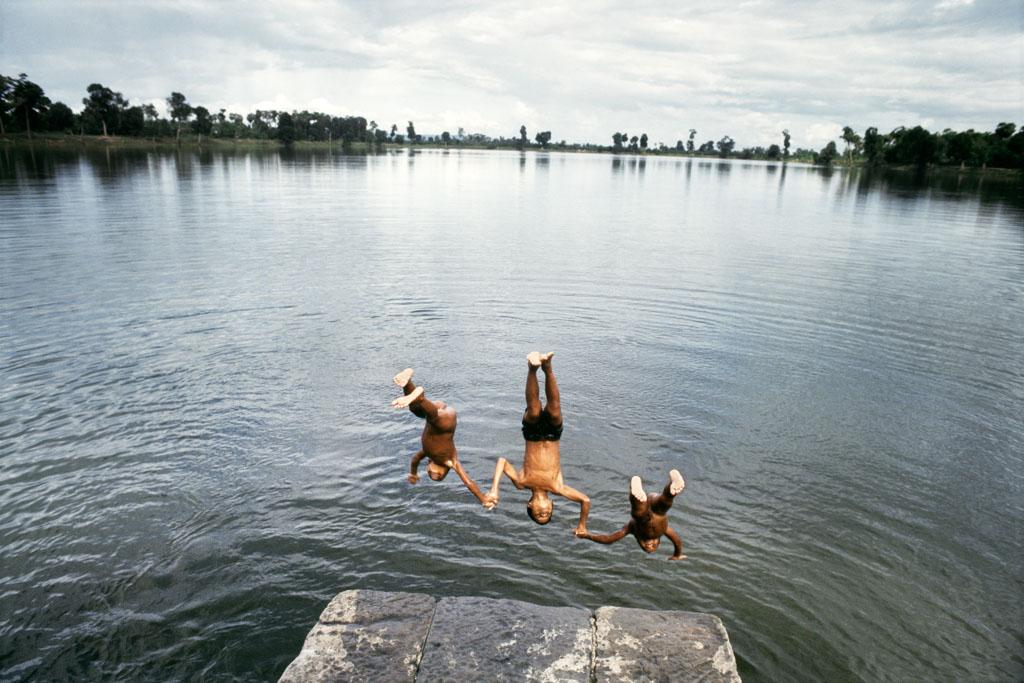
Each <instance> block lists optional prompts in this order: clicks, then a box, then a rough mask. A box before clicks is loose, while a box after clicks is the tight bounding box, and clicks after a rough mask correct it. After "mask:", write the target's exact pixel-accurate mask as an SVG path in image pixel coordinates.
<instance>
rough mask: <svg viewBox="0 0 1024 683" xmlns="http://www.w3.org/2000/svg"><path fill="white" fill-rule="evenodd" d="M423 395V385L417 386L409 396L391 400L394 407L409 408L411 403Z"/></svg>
mask: <svg viewBox="0 0 1024 683" xmlns="http://www.w3.org/2000/svg"><path fill="white" fill-rule="evenodd" d="M422 395H423V387H416V388H415V389H413V390H412V393H411V394H409V395H408V396H399V397H398V398H396V399H395V400H394V401H392V402H391V407H392V408H408V407H409V405H410V404H411V403H412V402H413V401H415V400H416V399H418V398H419V397H420V396H422Z"/></svg>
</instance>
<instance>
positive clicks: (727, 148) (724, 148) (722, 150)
mask: <svg viewBox="0 0 1024 683" xmlns="http://www.w3.org/2000/svg"><path fill="white" fill-rule="evenodd" d="M735 146H736V142H735V140H733V139H732V138H731V137H729V136H728V135H723V136H722V139H721V140H719V141H718V156H720V157H722V158H723V159H725V158H726V157H728V156H729V155H730V154H732V150H733V147H735Z"/></svg>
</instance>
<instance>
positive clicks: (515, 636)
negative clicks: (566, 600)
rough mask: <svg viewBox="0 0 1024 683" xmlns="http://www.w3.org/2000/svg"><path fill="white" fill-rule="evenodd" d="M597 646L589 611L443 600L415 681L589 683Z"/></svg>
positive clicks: (478, 600) (506, 602) (511, 602)
mask: <svg viewBox="0 0 1024 683" xmlns="http://www.w3.org/2000/svg"><path fill="white" fill-rule="evenodd" d="M593 642H594V634H593V622H592V620H591V613H590V610H586V609H581V608H577V607H546V606H542V605H533V604H530V603H526V602H519V601H517V600H496V599H492V598H478V597H466V598H441V599H440V600H439V601H438V603H437V609H436V611H435V612H434V623H433V625H432V626H431V627H430V633H429V634H428V636H427V642H426V645H424V648H423V658H422V660H421V661H420V668H419V674H418V676H417V677H416V680H417V681H419V682H420V683H435V682H438V683H439V682H442V681H460V682H461V681H516V682H518V681H538V682H540V681H544V682H550V683H562V682H563V681H581V682H589V681H590V674H591V671H590V666H591V658H592V655H593Z"/></svg>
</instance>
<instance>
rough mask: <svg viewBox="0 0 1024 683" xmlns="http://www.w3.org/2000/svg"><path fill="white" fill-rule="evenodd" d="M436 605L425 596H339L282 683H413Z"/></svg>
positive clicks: (375, 593)
mask: <svg viewBox="0 0 1024 683" xmlns="http://www.w3.org/2000/svg"><path fill="white" fill-rule="evenodd" d="M434 606H435V600H434V598H432V597H430V596H429V595H422V594H419V593H384V592H380V591H367V590H348V591H345V592H343V593H339V594H338V595H337V596H335V598H334V599H333V600H331V602H330V604H328V605H327V607H326V608H325V609H324V611H323V613H321V614H320V619H319V621H318V622H317V624H316V626H314V627H313V629H312V630H311V631H310V632H309V635H308V636H306V642H305V643H304V644H303V646H302V651H301V652H300V653H299V656H298V657H296V658H295V660H294V661H292V663H291V664H290V665H288V668H287V669H285V671H284V673H283V674H282V675H281V681H283V682H284V683H308V682H312V681H320V682H326V681H359V682H360V683H363V682H365V681H413V680H415V678H416V665H417V664H418V662H419V657H420V653H421V651H422V647H423V641H424V639H425V638H426V636H427V631H428V630H429V629H430V621H431V618H432V617H433V614H434Z"/></svg>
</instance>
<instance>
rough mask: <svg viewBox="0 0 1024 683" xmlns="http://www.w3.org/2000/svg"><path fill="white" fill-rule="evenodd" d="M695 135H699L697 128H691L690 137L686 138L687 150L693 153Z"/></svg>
mask: <svg viewBox="0 0 1024 683" xmlns="http://www.w3.org/2000/svg"><path fill="white" fill-rule="evenodd" d="M695 137H697V129H696V128H691V129H690V137H689V138H687V139H686V151H687V152H690V153H691V154H692V153H693V139H694V138H695Z"/></svg>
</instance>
